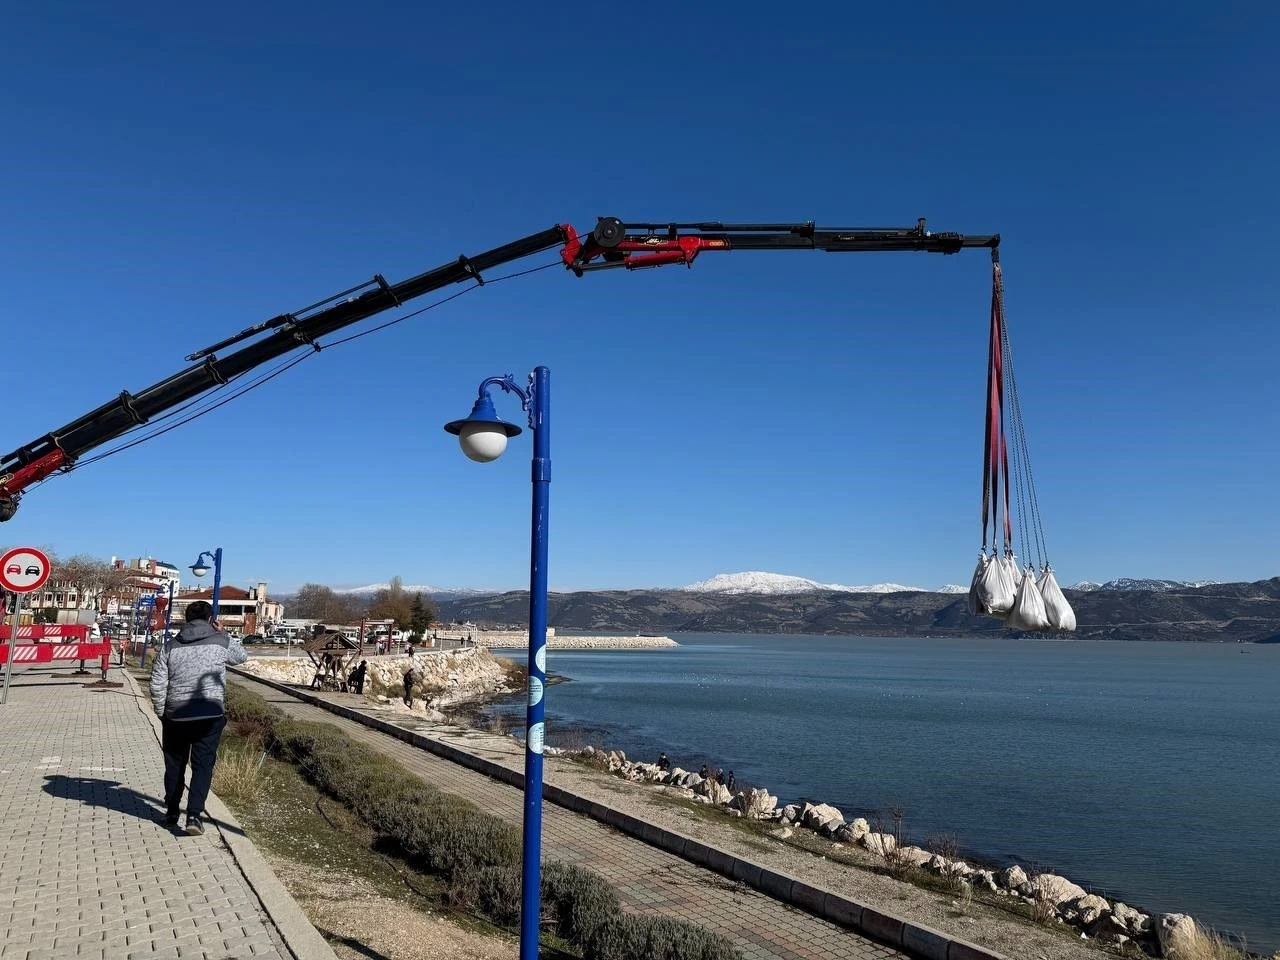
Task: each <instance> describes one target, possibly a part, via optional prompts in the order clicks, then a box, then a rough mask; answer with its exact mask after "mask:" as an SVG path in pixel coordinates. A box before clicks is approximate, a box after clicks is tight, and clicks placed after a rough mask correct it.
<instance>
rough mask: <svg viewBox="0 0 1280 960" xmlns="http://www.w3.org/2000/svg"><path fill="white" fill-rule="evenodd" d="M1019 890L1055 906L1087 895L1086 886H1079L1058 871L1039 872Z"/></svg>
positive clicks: (1024, 894)
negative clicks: (1058, 873)
mask: <svg viewBox="0 0 1280 960" xmlns="http://www.w3.org/2000/svg"><path fill="white" fill-rule="evenodd" d="M1018 892H1019V893H1021V894H1022V895H1023V896H1024V897H1031V898H1032V899H1033V900H1039V901H1043V902H1046V903H1052V904H1053V905H1054V906H1055V907H1061V906H1063V905H1064V904H1067V903H1070V902H1071V901H1072V900H1079V899H1080V898H1081V897H1083V896H1084V895H1085V889H1084V887H1078V886H1076V885H1075V884H1074V883H1072V882H1071V881H1070V880H1068V879H1067V878H1066V877H1060V876H1058V875H1057V874H1056V873H1037V874H1036V875H1035V876H1034V877H1032V878H1031V879H1030V880H1028V881H1027V882H1026V883H1023V884H1020V885H1019V886H1018Z"/></svg>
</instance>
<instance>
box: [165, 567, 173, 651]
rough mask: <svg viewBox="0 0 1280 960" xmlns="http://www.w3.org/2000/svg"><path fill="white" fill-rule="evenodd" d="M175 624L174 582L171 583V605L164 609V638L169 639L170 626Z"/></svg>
mask: <svg viewBox="0 0 1280 960" xmlns="http://www.w3.org/2000/svg"><path fill="white" fill-rule="evenodd" d="M171 623H173V581H172V580H170V581H169V605H168V606H167V607H165V608H164V638H165V639H166V640H168V639H169V624H171Z"/></svg>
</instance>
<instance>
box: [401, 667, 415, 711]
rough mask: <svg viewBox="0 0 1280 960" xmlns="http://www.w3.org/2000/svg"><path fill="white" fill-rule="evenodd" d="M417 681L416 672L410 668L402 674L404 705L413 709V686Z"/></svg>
mask: <svg viewBox="0 0 1280 960" xmlns="http://www.w3.org/2000/svg"><path fill="white" fill-rule="evenodd" d="M417 680H418V671H416V670H415V669H414V668H413V667H410V668H409V669H408V670H406V671H405V673H404V705H405V706H406V707H408V708H409V709H410V710H412V709H413V685H414V683H416V682H417Z"/></svg>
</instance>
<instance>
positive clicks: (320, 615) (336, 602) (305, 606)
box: [293, 583, 361, 623]
mask: <svg viewBox="0 0 1280 960" xmlns="http://www.w3.org/2000/svg"><path fill="white" fill-rule="evenodd" d="M293 609H294V611H295V613H296V614H297V615H298V616H299V617H301V618H303V619H306V620H320V621H322V622H324V623H352V622H354V621H356V620H359V619H360V614H361V611H360V605H359V603H358V602H357V601H356V600H355V599H354V598H353V597H351V596H350V595H349V594H345V593H334V591H333V589H332V588H330V587H326V586H324V585H323V584H319V583H304V584H303V585H302V586H301V587H299V588H298V596H297V598H296V599H295V600H294V602H293Z"/></svg>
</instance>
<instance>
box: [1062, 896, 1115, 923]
mask: <svg viewBox="0 0 1280 960" xmlns="http://www.w3.org/2000/svg"><path fill="white" fill-rule="evenodd" d="M1071 906H1072V907H1074V908H1075V910H1076V912H1077V913H1078V914H1079V915H1080V917H1079V921H1078V922H1079V923H1080V925H1081V926H1084V927H1092V926H1093V925H1094V924H1095V923H1097V922H1098V921H1099V920H1101V919H1102V918H1103V916H1104V915H1106V914H1109V913H1110V912H1111V904H1110V903H1108V902H1107V901H1106V900H1104V899H1102V897H1100V896H1098V895H1097V894H1094V893H1089V894H1085V895H1084V896H1083V897H1081V898H1080V899H1079V900H1077V901H1075V903H1073V904H1071Z"/></svg>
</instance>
